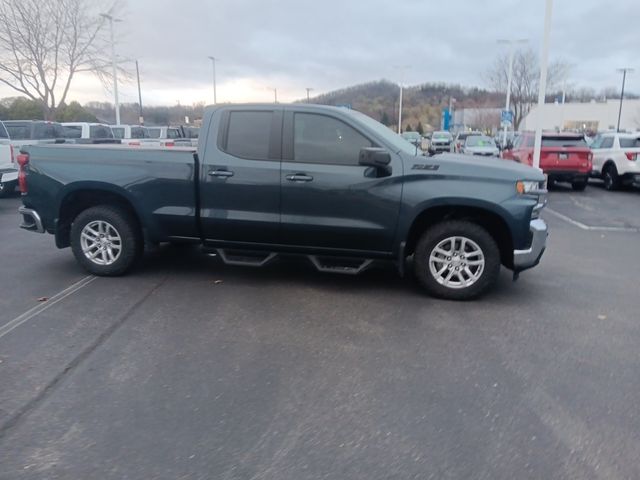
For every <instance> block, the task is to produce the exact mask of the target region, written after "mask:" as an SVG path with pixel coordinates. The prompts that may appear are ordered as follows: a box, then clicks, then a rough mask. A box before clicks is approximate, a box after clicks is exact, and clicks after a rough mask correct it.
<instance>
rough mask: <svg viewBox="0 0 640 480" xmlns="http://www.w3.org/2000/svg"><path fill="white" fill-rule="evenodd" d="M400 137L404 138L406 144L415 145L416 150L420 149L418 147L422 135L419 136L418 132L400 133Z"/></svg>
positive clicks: (420, 143)
mask: <svg viewBox="0 0 640 480" xmlns="http://www.w3.org/2000/svg"><path fill="white" fill-rule="evenodd" d="M401 135H402V138H404V139H405V140H406V141H407V142H409V143H411V144H413V145H415V146H416V147H418V148H420V146H421V145H422V135H420V134H419V133H418V132H402V133H401Z"/></svg>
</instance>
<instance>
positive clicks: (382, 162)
mask: <svg viewBox="0 0 640 480" xmlns="http://www.w3.org/2000/svg"><path fill="white" fill-rule="evenodd" d="M390 163H391V155H390V154H389V152H388V151H386V150H385V149H384V148H375V147H365V148H363V149H361V150H360V155H359V156H358V165H363V166H365V167H377V168H381V167H388V166H389V164H390Z"/></svg>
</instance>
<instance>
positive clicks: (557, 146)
mask: <svg viewBox="0 0 640 480" xmlns="http://www.w3.org/2000/svg"><path fill="white" fill-rule="evenodd" d="M533 143H534V133H533V132H523V133H522V134H521V135H519V136H518V137H517V138H516V140H515V143H514V144H513V145H512V146H509V147H507V148H506V149H505V150H503V151H502V158H504V159H507V160H515V161H516V162H520V163H526V164H527V165H533ZM592 159H593V155H592V154H591V149H590V148H589V146H588V145H587V142H586V141H585V139H584V136H582V135H580V134H578V133H566V132H561V133H555V132H554V133H548V132H543V133H542V149H541V151H540V168H541V169H542V171H543V172H544V173H546V174H547V175H548V178H549V184H550V185H551V184H553V183H554V182H569V183H570V184H571V186H572V187H573V189H574V190H579V191H581V190H584V189H585V188H586V186H587V182H588V181H589V173H590V172H591V161H592Z"/></svg>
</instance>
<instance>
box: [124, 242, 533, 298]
mask: <svg viewBox="0 0 640 480" xmlns="http://www.w3.org/2000/svg"><path fill="white" fill-rule="evenodd" d="M412 269H413V266H412V263H411V262H410V261H408V262H407V265H406V271H405V275H404V277H401V276H400V275H399V273H398V270H397V269H396V267H395V265H394V264H392V263H391V262H378V263H375V264H374V265H373V266H372V267H371V268H370V269H368V270H366V271H364V272H362V273H361V274H359V275H341V274H337V273H325V272H319V271H317V270H316V269H315V268H314V267H313V266H312V265H311V263H310V262H309V261H308V260H307V259H306V258H304V257H302V256H283V257H281V258H278V259H276V260H275V261H274V262H273V263H271V264H269V265H267V266H265V267H259V268H256V267H244V266H235V265H226V264H224V263H223V262H222V260H221V259H220V258H219V257H218V256H211V255H207V254H203V253H202V252H201V251H200V248H199V247H198V246H190V245H189V246H187V245H183V246H173V245H162V246H161V247H159V248H157V249H155V250H153V251H151V252H147V253H145V255H144V257H143V258H142V259H141V261H140V262H139V263H138V265H137V266H136V268H135V269H134V271H133V272H132V273H131V274H132V275H141V276H144V277H147V276H157V275H162V276H165V275H166V276H170V277H172V278H175V279H189V280H190V281H194V280H195V281H206V282H215V281H221V282H238V283H242V284H243V285H246V286H264V285H266V284H269V285H270V286H273V285H274V284H276V285H278V284H280V285H282V287H283V288H287V287H290V286H291V285H292V284H296V285H300V286H304V287H308V288H313V289H320V290H324V291H326V292H341V293H344V292H347V293H353V294H360V293H368V294H378V295H389V294H393V295H398V294H399V295H404V296H409V297H421V298H423V299H425V300H431V301H438V302H446V300H439V299H435V298H432V297H430V296H428V295H427V294H426V293H424V291H423V290H422V288H421V287H420V285H419V284H418V282H417V281H416V280H415V277H414V275H413V271H412ZM512 285H518V284H514V283H513V282H512V281H511V272H509V271H507V270H505V269H503V271H502V273H501V275H500V278H499V280H498V283H497V285H496V288H495V289H494V290H493V291H492V292H490V293H489V294H488V295H487V296H485V297H483V298H485V299H489V300H490V299H496V296H499V297H503V296H504V297H510V296H512V295H513V294H515V292H513V291H512V290H513V287H512ZM518 290H521V289H520V288H518ZM521 294H522V292H519V293H517V295H521ZM524 296H525V297H526V296H527V295H526V292H525V295H524ZM520 300H523V298H522V296H521V297H520Z"/></svg>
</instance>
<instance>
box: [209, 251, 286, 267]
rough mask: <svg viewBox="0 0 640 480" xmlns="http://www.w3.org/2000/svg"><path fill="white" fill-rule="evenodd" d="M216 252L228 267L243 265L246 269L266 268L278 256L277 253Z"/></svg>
mask: <svg viewBox="0 0 640 480" xmlns="http://www.w3.org/2000/svg"><path fill="white" fill-rule="evenodd" d="M216 252H217V253H218V255H220V258H221V259H222V261H223V262H224V263H226V264H227V265H241V266H244V267H264V266H265V265H266V264H268V263H270V262H271V261H272V260H273V259H275V258H276V257H277V256H278V254H277V253H275V252H259V251H250V250H230V249H227V248H217V249H216Z"/></svg>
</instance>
